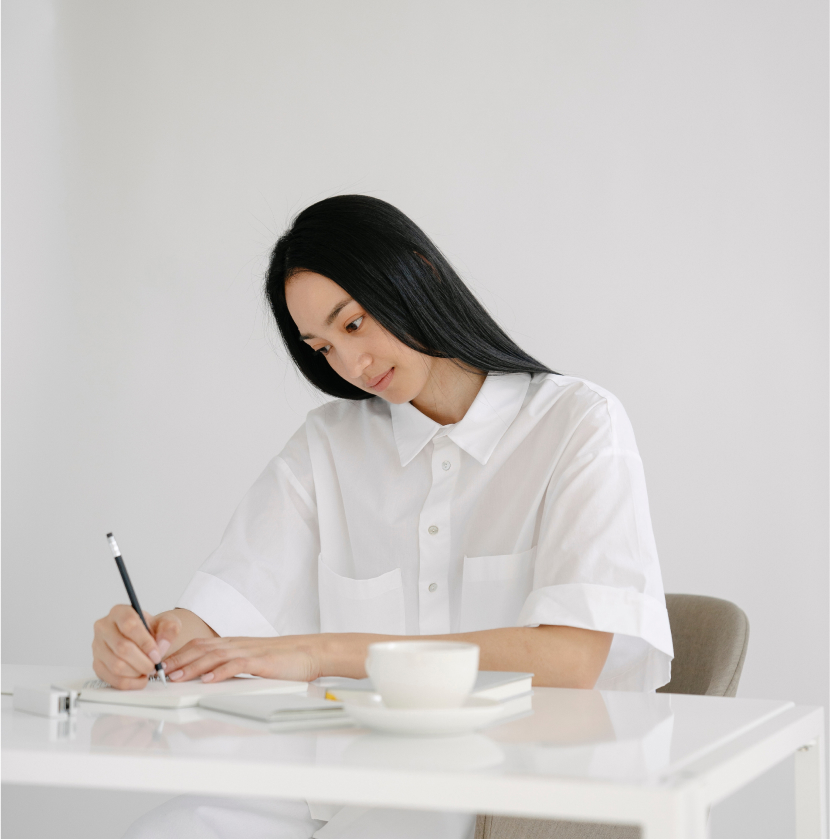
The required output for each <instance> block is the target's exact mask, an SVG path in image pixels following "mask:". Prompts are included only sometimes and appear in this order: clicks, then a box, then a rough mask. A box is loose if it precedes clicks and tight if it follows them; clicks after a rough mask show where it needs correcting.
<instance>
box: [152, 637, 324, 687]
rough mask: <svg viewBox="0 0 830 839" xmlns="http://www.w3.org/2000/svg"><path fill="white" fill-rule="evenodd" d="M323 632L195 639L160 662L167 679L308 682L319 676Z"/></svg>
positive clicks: (320, 673) (322, 660)
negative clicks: (239, 677)
mask: <svg viewBox="0 0 830 839" xmlns="http://www.w3.org/2000/svg"><path fill="white" fill-rule="evenodd" d="M326 638H327V636H326V635H287V636H284V637H280V638H196V639H194V640H193V641H190V642H189V643H188V644H185V646H184V647H182V648H181V649H180V650H178V651H177V652H176V653H175V654H174V655H171V656H170V657H169V658H168V659H167V660H166V661H165V662H164V671H165V674H166V675H167V678H168V679H170V680H171V681H174V682H186V681H189V680H190V679H196V678H199V677H200V676H201V678H202V681H203V682H221V681H223V680H225V679H229V678H230V677H231V676H236V675H238V674H239V673H249V674H250V675H251V676H262V677H263V678H266V679H291V680H295V681H299V682H311V681H313V680H314V679H317V678H319V677H320V676H322V675H323V669H324V658H325V653H326Z"/></svg>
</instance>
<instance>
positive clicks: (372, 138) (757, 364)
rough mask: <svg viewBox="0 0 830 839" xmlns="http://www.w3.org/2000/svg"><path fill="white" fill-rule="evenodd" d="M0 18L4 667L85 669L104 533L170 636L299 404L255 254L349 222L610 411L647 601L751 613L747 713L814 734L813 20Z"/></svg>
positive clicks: (786, 11) (25, 14) (822, 193)
mask: <svg viewBox="0 0 830 839" xmlns="http://www.w3.org/2000/svg"><path fill="white" fill-rule="evenodd" d="M3 12H4V19H3V24H4V25H3V33H2V37H3V70H4V73H3V97H4V98H3V117H4V120H3V126H4V142H5V147H4V159H3V210H4V212H3V235H4V241H3V245H4V249H3V269H4V275H3V279H4V283H3V309H2V318H3V322H2V326H3V336H2V340H3V370H2V373H3V419H2V422H3V427H2V430H3V442H4V450H3V455H4V459H3V475H2V477H3V482H2V488H3V512H4V518H3V525H4V527H3V534H2V535H3V549H4V552H3V560H4V563H3V582H4V583H5V586H4V588H3V629H4V646H3V660H4V661H7V662H43V663H48V662H52V663H67V664H69V663H84V662H88V661H89V659H90V653H89V642H90V640H91V625H92V622H93V620H94V619H95V618H96V617H98V616H100V615H101V614H104V613H105V612H106V611H107V610H108V609H109V607H110V605H111V604H112V603H113V602H115V601H121V600H123V591H122V590H121V583H120V581H119V579H118V576H117V574H116V573H115V570H114V569H113V567H112V561H111V559H110V557H109V555H108V552H107V547H106V544H105V540H104V534H105V533H106V532H107V531H108V530H114V531H115V533H116V534H117V536H118V539H119V544H120V545H121V547H122V549H123V550H124V554H125V557H126V559H127V562H128V565H129V567H130V571H131V574H132V576H133V580H134V582H135V584H136V588H137V590H138V592H139V593H140V595H141V597H142V600H143V605H144V606H145V608H147V609H148V610H150V611H156V610H161V609H164V608H168V607H170V606H171V605H172V604H173V603H174V601H175V599H176V597H177V596H178V594H179V592H180V591H181V590H182V588H183V587H184V585H185V583H186V581H187V580H188V578H189V576H190V575H191V573H192V572H193V570H194V569H195V568H196V567H197V566H198V565H199V563H200V562H201V561H202V560H203V558H204V557H205V556H206V555H207V554H208V553H209V552H210V550H211V549H212V547H213V546H214V545H215V544H216V542H217V541H218V539H219V537H220V535H221V532H222V530H223V528H224V526H225V523H226V521H227V519H228V518H229V516H230V514H231V512H232V510H233V508H234V506H235V505H236V503H237V502H238V501H239V499H240V498H241V496H242V494H243V493H244V491H245V489H246V488H247V486H248V485H249V484H250V483H251V482H252V481H253V479H254V478H255V477H256V475H257V474H258V472H259V470H260V469H261V468H262V466H263V465H264V464H265V462H266V461H267V460H268V459H269V458H270V456H271V455H272V454H274V453H275V452H277V451H278V450H279V449H280V448H281V446H282V444H283V442H284V441H285V440H286V438H287V437H288V436H289V435H290V434H291V433H292V431H293V430H294V429H295V428H296V427H297V426H298V425H299V424H300V423H301V422H302V419H303V416H304V415H305V412H306V411H307V410H308V409H309V407H311V406H312V405H314V404H316V403H317V402H318V401H319V397H318V396H316V395H314V394H313V393H310V392H309V390H308V389H307V388H306V387H305V386H304V385H302V384H301V383H300V382H299V381H298V379H297V376H296V374H295V373H294V372H293V371H292V370H291V369H289V367H288V365H287V363H286V361H285V359H284V356H283V354H282V352H281V351H280V350H279V348H276V349H275V347H276V343H277V342H276V338H275V335H274V330H273V329H272V328H271V326H270V324H269V322H268V319H267V317H266V315H265V310H264V308H263V305H262V302H261V295H260V281H261V272H262V270H263V265H264V259H265V257H266V255H267V252H268V250H269V247H270V246H271V245H272V244H273V241H274V240H275V238H276V236H277V235H278V233H279V232H280V231H281V230H282V229H283V228H284V227H285V225H286V224H287V222H288V221H289V219H290V217H291V215H292V214H294V213H295V212H297V211H298V210H300V209H301V208H302V207H304V206H306V205H307V204H309V203H311V202H313V201H315V200H317V199H319V198H322V197H325V196H328V195H332V194H334V193H339V192H362V193H367V194H371V195H376V196H378V197H381V198H384V199H386V200H388V201H390V202H392V203H393V204H395V205H397V206H398V207H400V208H401V209H402V210H403V211H404V212H406V213H408V214H409V215H410V216H412V218H414V219H415V221H416V222H418V223H419V224H420V225H421V226H422V227H423V228H424V229H425V230H426V232H427V233H428V234H429V235H431V236H432V237H433V238H434V240H435V241H436V242H437V243H438V244H439V246H441V247H442V248H443V249H444V250H445V252H446V253H447V254H448V256H449V257H450V259H451V260H452V261H453V262H454V264H455V265H456V267H457V268H458V269H459V271H460V273H461V274H462V276H463V277H465V278H466V279H467V280H468V282H469V283H470V285H471V286H472V287H473V288H474V289H475V290H476V292H477V293H478V294H479V296H480V297H481V299H482V300H483V302H484V303H485V304H486V305H487V306H488V307H489V308H490V310H491V311H492V312H493V313H494V315H495V316H496V317H497V318H498V319H499V320H500V321H501V322H502V323H503V324H504V325H505V326H506V327H507V328H508V329H509V330H510V331H511V332H512V334H513V335H514V336H515V337H516V338H517V340H518V341H519V342H520V343H521V344H522V345H523V346H524V347H525V348H526V349H528V350H529V351H531V352H532V353H534V354H536V355H537V356H538V357H540V358H541V359H543V360H544V361H546V362H547V363H548V364H550V365H551V366H552V367H554V369H557V370H562V371H568V372H574V373H577V374H580V375H584V376H585V377H587V378H589V379H592V380H594V381H596V382H598V383H600V384H602V385H603V386H605V387H607V388H609V389H610V390H612V391H613V392H615V393H616V394H617V395H618V396H619V397H620V398H621V399H622V401H623V403H624V404H625V406H626V407H627V409H628V412H629V414H630V416H631V418H632V421H633V423H634V428H635V431H636V432H637V435H638V441H639V445H640V448H641V452H642V455H643V459H644V462H645V467H646V476H647V479H648V483H649V492H650V499H651V505H652V514H653V520H654V526H655V531H656V536H657V544H658V548H659V550H660V555H661V560H662V565H663V571H664V577H665V583H666V588H667V590H668V591H685V592H696V593H704V594H711V595H715V596H719V597H725V598H728V599H731V600H734V601H735V602H737V603H738V604H739V605H740V606H741V607H742V608H743V609H744V610H745V611H746V612H747V613H748V615H749V618H750V621H751V624H752V636H751V641H750V648H749V655H748V658H747V662H746V667H745V670H744V676H743V680H742V684H741V690H740V694H741V695H743V696H755V697H776V698H778V697H783V698H790V699H794V700H796V701H798V702H801V703H808V704H826V702H827V695H828V527H827V525H828V492H827V485H828V482H827V478H828V468H827V464H828V451H827V448H828V446H827V442H828V441H827V420H828V386H827V383H828V329H827V310H828V287H827V262H828V256H827V254H828V242H827V239H828V237H827V223H828V214H827V174H828V173H827V139H828V138H827V115H828V108H827V50H826V32H827V10H826V7H825V4H822V3H818V2H797V3H792V2H790V0H767V1H766V2H758V0H752V2H750V0H719V2H697V3H664V2H659V0H630V1H629V2H622V3H621V2H612V1H611V0H605V1H604V2H602V1H601V0H573V1H572V2H529V0H524V2H521V1H520V2H511V3H509V4H508V3H503V2H494V1H490V0H488V1H487V2H482V0H469V1H466V0H465V2H459V0H450V2H447V0H410V1H408V2H403V0H396V2H394V3H389V2H383V0H377V2H369V0H352V1H351V2H348V3H338V2H335V1H334V0H326V2H304V3H289V2H273V0H267V1H266V0H262V1H261V2H260V1H257V2H255V0H247V2H245V3H231V2H218V0H175V2H169V0H166V1H165V2H162V0H145V2H142V3H112V2H109V0H98V1H97V2H90V0H73V1H72V2H68V1H67V0H53V2H49V0H4V3H3ZM755 835H758V834H757V833H756V834H755ZM779 835H780V834H779Z"/></svg>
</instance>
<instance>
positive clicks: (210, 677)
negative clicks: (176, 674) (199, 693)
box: [170, 673, 213, 682]
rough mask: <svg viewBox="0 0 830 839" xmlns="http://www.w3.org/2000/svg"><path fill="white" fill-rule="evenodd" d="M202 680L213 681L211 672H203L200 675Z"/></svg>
mask: <svg viewBox="0 0 830 839" xmlns="http://www.w3.org/2000/svg"><path fill="white" fill-rule="evenodd" d="M170 678H171V679H172V678H173V677H172V676H171V677H170ZM202 681H203V682H212V681H213V673H205V675H204V676H202Z"/></svg>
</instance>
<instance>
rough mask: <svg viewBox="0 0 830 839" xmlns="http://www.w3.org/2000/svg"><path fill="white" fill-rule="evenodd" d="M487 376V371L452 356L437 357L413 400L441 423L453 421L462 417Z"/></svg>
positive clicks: (416, 405)
mask: <svg viewBox="0 0 830 839" xmlns="http://www.w3.org/2000/svg"><path fill="white" fill-rule="evenodd" d="M486 378H487V374H486V373H481V372H479V371H473V370H466V369H464V368H463V367H460V366H459V365H458V364H457V363H456V362H455V361H453V360H452V359H448V358H436V359H434V360H433V364H432V370H431V371H430V376H429V379H428V380H427V383H426V385H425V386H424V389H423V390H422V391H421V392H420V393H419V394H418V395H417V396H416V397H415V398H414V399H413V400H412V404H413V405H414V406H415V407H416V408H417V409H418V410H419V411H420V412H421V413H422V414H426V415H427V416H428V417H429V418H430V419H431V420H433V421H434V422H437V423H438V424H439V425H452V424H453V423H456V422H459V420H461V419H463V417H464V414H466V413H467V411H468V410H469V408H470V405H472V404H473V401H474V400H475V398H476V396H477V395H478V392H479V391H480V390H481V386H482V385H483V384H484V380H485V379H486Z"/></svg>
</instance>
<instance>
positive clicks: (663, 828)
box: [642, 796, 801, 839]
mask: <svg viewBox="0 0 830 839" xmlns="http://www.w3.org/2000/svg"><path fill="white" fill-rule="evenodd" d="M696 797H697V796H695V798H696ZM678 803H679V804H680V806H676V807H671V808H667V809H665V810H663V811H662V812H656V811H655V812H652V813H651V814H649V817H648V819H647V820H646V821H645V822H644V823H643V825H642V830H643V835H642V839H709V808H708V807H707V806H705V805H703V804H702V803H700V802H698V801H694V800H688V799H687V800H685V801H682V803H680V802H678ZM798 839H801V837H798Z"/></svg>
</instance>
